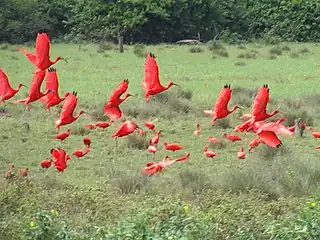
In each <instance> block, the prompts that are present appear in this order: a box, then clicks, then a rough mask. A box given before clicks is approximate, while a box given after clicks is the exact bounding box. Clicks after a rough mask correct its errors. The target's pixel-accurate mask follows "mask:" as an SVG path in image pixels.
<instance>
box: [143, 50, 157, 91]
mask: <svg viewBox="0 0 320 240" xmlns="http://www.w3.org/2000/svg"><path fill="white" fill-rule="evenodd" d="M159 85H160V79H159V67H158V64H157V61H156V59H155V56H154V55H153V54H152V53H149V54H148V55H147V57H146V59H145V62H144V79H143V81H142V86H143V88H144V90H145V91H148V90H149V89H152V88H155V87H156V86H159Z"/></svg>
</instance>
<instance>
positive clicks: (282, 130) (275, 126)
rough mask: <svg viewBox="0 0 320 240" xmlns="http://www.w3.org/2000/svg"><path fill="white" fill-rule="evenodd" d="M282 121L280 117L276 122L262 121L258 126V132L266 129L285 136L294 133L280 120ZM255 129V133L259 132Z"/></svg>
mask: <svg viewBox="0 0 320 240" xmlns="http://www.w3.org/2000/svg"><path fill="white" fill-rule="evenodd" d="M282 121H284V119H283V118H280V119H279V120H278V121H277V122H267V123H264V124H263V125H262V126H261V127H260V128H259V130H260V132H261V131H264V130H267V131H272V132H274V133H277V134H280V135H285V136H292V135H293V134H294V133H293V132H291V131H290V130H289V129H288V128H287V127H286V126H284V125H282V124H281V123H280V122H282ZM259 130H258V131H257V133H258V132H259Z"/></svg>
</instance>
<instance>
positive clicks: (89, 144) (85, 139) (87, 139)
mask: <svg viewBox="0 0 320 240" xmlns="http://www.w3.org/2000/svg"><path fill="white" fill-rule="evenodd" d="M83 144H84V145H85V146H86V147H88V148H90V147H91V139H90V138H87V137H86V138H84V139H83Z"/></svg>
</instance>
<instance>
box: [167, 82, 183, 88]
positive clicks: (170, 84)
mask: <svg viewBox="0 0 320 240" xmlns="http://www.w3.org/2000/svg"><path fill="white" fill-rule="evenodd" d="M172 86H177V87H179V88H181V86H180V85H179V84H177V83H174V82H169V84H168V88H170V87H172Z"/></svg>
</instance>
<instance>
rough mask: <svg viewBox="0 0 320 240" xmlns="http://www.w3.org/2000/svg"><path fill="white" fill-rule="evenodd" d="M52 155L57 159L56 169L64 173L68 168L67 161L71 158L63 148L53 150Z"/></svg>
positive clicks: (55, 162)
mask: <svg viewBox="0 0 320 240" xmlns="http://www.w3.org/2000/svg"><path fill="white" fill-rule="evenodd" d="M50 153H51V155H52V156H53V157H54V158H55V161H54V167H55V168H56V169H57V170H58V171H59V172H63V171H64V170H65V169H66V168H67V161H68V160H70V156H69V155H68V154H67V153H66V151H65V150H63V149H62V148H52V149H51V151H50Z"/></svg>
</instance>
